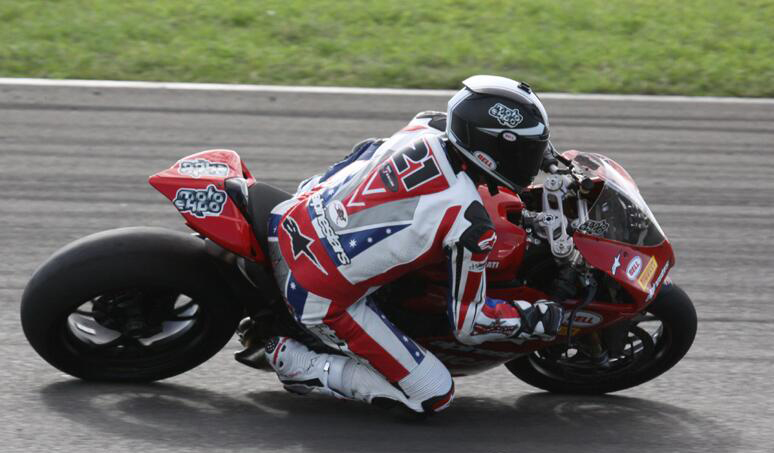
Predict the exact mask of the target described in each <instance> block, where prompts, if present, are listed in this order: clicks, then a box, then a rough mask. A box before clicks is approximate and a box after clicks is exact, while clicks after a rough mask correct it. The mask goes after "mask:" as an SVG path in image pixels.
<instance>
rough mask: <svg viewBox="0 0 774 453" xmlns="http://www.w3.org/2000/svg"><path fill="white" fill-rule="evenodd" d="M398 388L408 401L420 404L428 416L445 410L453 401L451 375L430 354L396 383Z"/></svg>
mask: <svg viewBox="0 0 774 453" xmlns="http://www.w3.org/2000/svg"><path fill="white" fill-rule="evenodd" d="M398 386H399V387H400V389H401V390H402V391H403V392H404V393H405V394H406V396H408V398H409V400H411V401H418V402H421V407H422V409H423V411H424V412H425V413H428V414H432V413H435V412H440V411H442V410H444V409H446V408H447V407H449V405H450V404H451V402H452V400H453V399H454V381H453V380H452V377H451V374H450V373H449V370H448V369H446V367H445V366H444V365H443V363H441V361H440V360H438V358H437V357H435V356H434V355H432V354H426V355H425V357H424V359H423V360H422V362H421V363H420V364H419V365H417V366H416V367H415V368H414V369H413V370H411V372H410V373H409V374H408V376H406V377H405V378H403V379H401V380H400V381H399V382H398ZM413 410H415V411H416V409H413Z"/></svg>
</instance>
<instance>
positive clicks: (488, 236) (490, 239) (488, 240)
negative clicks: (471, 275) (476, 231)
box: [478, 230, 497, 251]
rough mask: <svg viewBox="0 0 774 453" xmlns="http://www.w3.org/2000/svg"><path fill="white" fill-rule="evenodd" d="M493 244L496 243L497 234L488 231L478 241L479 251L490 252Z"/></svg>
mask: <svg viewBox="0 0 774 453" xmlns="http://www.w3.org/2000/svg"><path fill="white" fill-rule="evenodd" d="M495 242H497V234H496V233H495V232H494V231H493V230H489V231H487V232H486V233H484V235H483V236H482V238H481V239H479V241H478V248H479V250H481V251H487V250H492V249H493V248H494V244H495Z"/></svg>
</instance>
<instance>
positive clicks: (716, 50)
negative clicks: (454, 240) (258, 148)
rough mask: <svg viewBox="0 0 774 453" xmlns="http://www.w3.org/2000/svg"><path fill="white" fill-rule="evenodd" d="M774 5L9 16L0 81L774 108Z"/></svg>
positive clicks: (306, 7)
mask: <svg viewBox="0 0 774 453" xmlns="http://www.w3.org/2000/svg"><path fill="white" fill-rule="evenodd" d="M772 24H774V2H772V1H771V0H766V1H761V0H749V1H722V2H721V1H717V0H682V1H681V0H659V1H638V0H634V1H610V0H585V1H567V0H545V1H524V2H516V1H512V0H490V1H481V0H479V1H476V0H433V1H389V0H374V1H336V0H317V1H299V0H285V1H247V0H221V1H211V0H210V1H203V0H163V1H131V0H129V1H120V2H118V1H114V0H59V1H42V0H37V1H26V0H17V1H3V2H0V76H4V77H49V78H83V79H122V80H158V81H190V82H238V83H260V84H299V85H346V86H387V87H422V88H456V87H458V86H459V82H460V80H462V79H464V78H465V77H467V76H469V75H471V74H478V73H489V74H498V75H504V76H508V77H512V78H515V79H519V80H525V81H528V82H529V83H531V84H532V85H533V86H535V87H536V89H537V90H539V91H564V92H602V93H604V92H616V93H653V94H656V93H657V94H686V95H733V96H774V83H772V82H773V81H774V26H772Z"/></svg>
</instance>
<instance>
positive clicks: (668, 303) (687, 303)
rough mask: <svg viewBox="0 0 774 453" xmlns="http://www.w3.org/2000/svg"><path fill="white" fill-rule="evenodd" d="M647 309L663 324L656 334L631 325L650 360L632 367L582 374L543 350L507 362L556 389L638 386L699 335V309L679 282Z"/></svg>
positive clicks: (665, 289) (611, 389) (535, 381)
mask: <svg viewBox="0 0 774 453" xmlns="http://www.w3.org/2000/svg"><path fill="white" fill-rule="evenodd" d="M646 312H647V314H648V315H652V316H654V317H655V318H656V319H657V320H658V321H660V322H661V324H662V326H663V328H662V329H661V330H660V333H659V334H658V335H657V336H656V337H654V338H651V337H650V336H648V333H647V332H645V331H644V330H643V329H640V328H638V327H636V326H635V327H634V328H633V329H630V335H632V336H633V337H638V336H639V337H640V340H641V345H642V346H641V350H643V351H647V353H648V358H647V359H646V360H644V361H641V362H640V363H635V364H634V365H633V366H632V367H631V369H624V370H623V371H618V372H615V373H613V372H606V371H605V370H604V369H601V368H600V369H598V370H595V374H590V375H587V376H578V375H575V374H572V373H568V372H566V370H564V369H562V367H561V366H559V365H558V364H557V363H555V362H552V361H550V360H547V359H546V358H545V357H543V356H541V353H540V351H537V352H535V353H532V354H530V355H527V356H524V357H520V358H518V359H515V360H512V361H510V362H508V363H506V365H505V366H506V367H507V368H508V370H509V371H510V372H511V373H513V374H514V375H515V376H516V377H518V378H519V379H521V380H522V381H524V382H526V383H527V384H530V385H532V386H534V387H537V388H540V389H543V390H547V391H549V392H554V393H574V394H603V393H610V392H616V391H619V390H624V389H627V388H631V387H635V386H638V385H640V384H643V383H645V382H648V381H650V380H651V379H654V378H656V377H657V376H659V375H661V374H663V373H664V372H666V371H667V370H669V369H670V368H672V367H673V366H674V365H675V364H676V363H677V362H679V361H680V359H682V358H683V356H685V354H686V353H687V352H688V350H689V349H690V348H691V345H692V344H693V340H694V338H695V337H696V327H697V318H696V309H695V308H694V306H693V303H692V302H691V299H690V298H689V297H688V295H687V294H685V291H683V290H682V289H681V288H680V287H678V286H677V285H675V284H672V285H669V286H664V287H663V288H662V289H661V291H660V292H659V295H658V297H656V300H654V301H653V303H651V304H650V305H649V306H648V307H647V308H646Z"/></svg>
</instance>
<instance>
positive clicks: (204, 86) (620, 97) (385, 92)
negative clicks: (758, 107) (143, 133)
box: [0, 78, 774, 105]
mask: <svg viewBox="0 0 774 453" xmlns="http://www.w3.org/2000/svg"><path fill="white" fill-rule="evenodd" d="M0 85H17V86H44V87H75V88H131V89H149V90H194V91H242V92H264V93H309V94H363V95H375V96H437V97H450V96H452V95H453V94H454V93H455V92H456V91H454V90H418V89H403V88H357V87H328V86H286V85H240V84H223V83H178V82H138V81H125V80H77V79H28V78H0ZM540 97H541V98H543V99H552V100H588V101H629V102H632V101H634V102H695V103H726V104H769V105H774V98H738V97H715V96H650V95H642V94H571V93H541V94H540Z"/></svg>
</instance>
